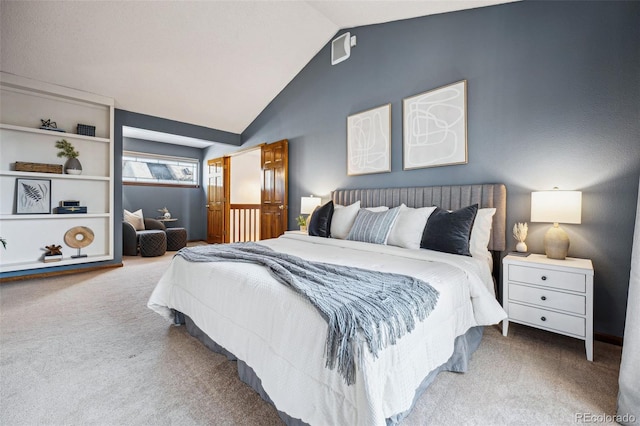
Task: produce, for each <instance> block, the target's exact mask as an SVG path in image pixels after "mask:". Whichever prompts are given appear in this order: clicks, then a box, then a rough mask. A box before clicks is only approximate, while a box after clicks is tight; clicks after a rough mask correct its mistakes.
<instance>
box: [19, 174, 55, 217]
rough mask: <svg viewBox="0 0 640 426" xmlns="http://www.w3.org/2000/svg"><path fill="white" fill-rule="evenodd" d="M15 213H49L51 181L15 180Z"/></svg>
mask: <svg viewBox="0 0 640 426" xmlns="http://www.w3.org/2000/svg"><path fill="white" fill-rule="evenodd" d="M16 213H17V214H38V213H46V214H49V213H51V180H50V179H16Z"/></svg>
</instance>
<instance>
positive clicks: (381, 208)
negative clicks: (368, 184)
mask: <svg viewBox="0 0 640 426" xmlns="http://www.w3.org/2000/svg"><path fill="white" fill-rule="evenodd" d="M365 209H367V210H369V211H370V212H374V213H379V212H386V211H387V210H389V207H387V206H378V207H365Z"/></svg>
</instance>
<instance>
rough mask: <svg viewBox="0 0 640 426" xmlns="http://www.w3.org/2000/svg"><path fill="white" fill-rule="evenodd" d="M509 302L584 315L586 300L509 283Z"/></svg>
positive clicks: (577, 295)
mask: <svg viewBox="0 0 640 426" xmlns="http://www.w3.org/2000/svg"><path fill="white" fill-rule="evenodd" d="M509 301H516V302H524V303H529V304H531V305H537V306H540V307H541V308H551V309H559V310H561V311H567V312H573V313H576V314H580V315H585V313H586V312H587V307H586V298H585V297H584V296H580V295H579V294H568V293H562V292H559V291H553V290H549V289H547V288H544V287H529V286H526V285H520V284H514V283H509Z"/></svg>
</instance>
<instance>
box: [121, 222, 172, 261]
mask: <svg viewBox="0 0 640 426" xmlns="http://www.w3.org/2000/svg"><path fill="white" fill-rule="evenodd" d="M144 228H145V229H144V231H136V229H135V228H134V227H133V225H131V224H130V223H129V222H126V221H123V222H122V254H123V255H125V256H137V255H138V251H139V246H140V235H141V234H144V233H149V231H165V230H166V229H167V228H166V227H165V226H164V223H162V222H160V221H159V220H156V219H153V218H150V217H145V218H144Z"/></svg>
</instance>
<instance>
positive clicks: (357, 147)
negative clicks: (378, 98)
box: [347, 104, 391, 176]
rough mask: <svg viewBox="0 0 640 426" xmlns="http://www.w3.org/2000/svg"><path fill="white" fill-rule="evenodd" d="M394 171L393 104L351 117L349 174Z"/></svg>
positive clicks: (348, 126)
mask: <svg viewBox="0 0 640 426" xmlns="http://www.w3.org/2000/svg"><path fill="white" fill-rule="evenodd" d="M390 171H391V104H386V105H382V106H379V107H375V108H372V109H369V110H366V111H362V112H359V113H357V114H353V115H350V116H349V117H347V175H349V176H352V175H364V174H369V173H384V172H390Z"/></svg>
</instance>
